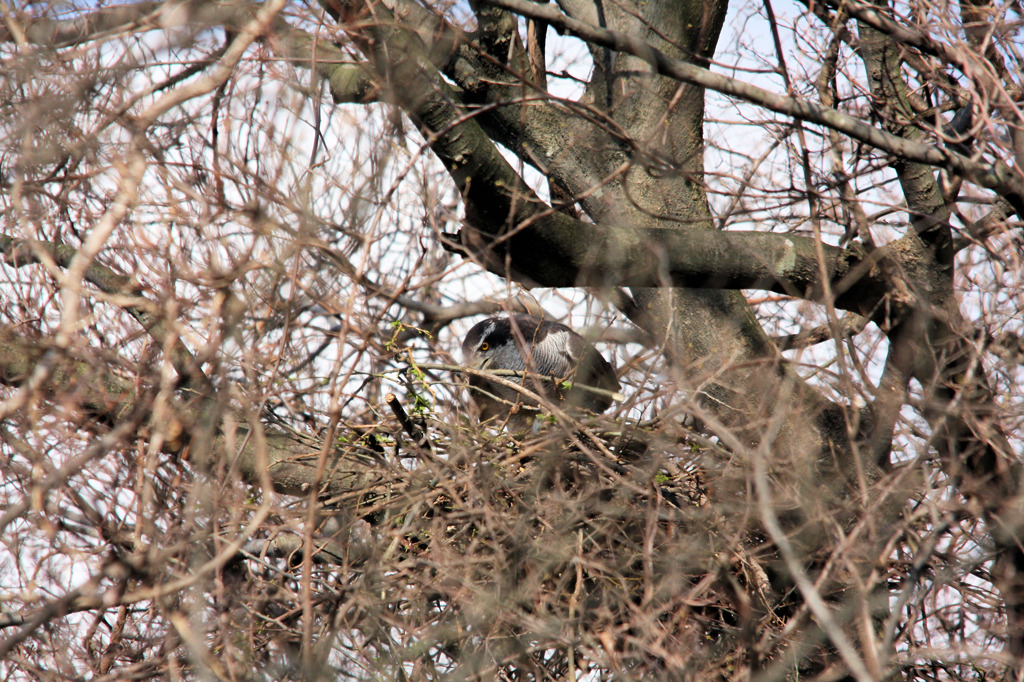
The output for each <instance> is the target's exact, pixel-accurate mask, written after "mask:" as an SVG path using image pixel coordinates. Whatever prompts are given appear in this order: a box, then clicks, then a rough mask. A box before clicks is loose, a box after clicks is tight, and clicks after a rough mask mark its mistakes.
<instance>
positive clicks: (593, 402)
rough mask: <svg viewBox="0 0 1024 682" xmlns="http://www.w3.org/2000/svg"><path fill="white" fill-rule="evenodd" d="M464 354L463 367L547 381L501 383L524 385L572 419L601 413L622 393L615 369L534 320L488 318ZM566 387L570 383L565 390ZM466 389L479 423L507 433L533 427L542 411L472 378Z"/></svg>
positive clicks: (557, 327)
mask: <svg viewBox="0 0 1024 682" xmlns="http://www.w3.org/2000/svg"><path fill="white" fill-rule="evenodd" d="M462 353H463V356H464V357H465V361H466V365H467V366H469V367H472V368H473V369H477V370H487V371H494V370H512V371H517V372H528V373H530V374H533V375H539V377H545V378H544V379H541V378H539V377H533V378H526V377H516V376H504V377H502V378H503V379H506V380H509V381H513V382H517V383H522V385H523V386H524V387H525V388H527V389H529V390H530V391H533V392H534V393H537V394H538V395H540V396H542V397H544V398H545V399H546V400H549V401H551V402H552V403H554V404H555V405H558V406H559V407H560V408H562V409H568V410H569V411H570V412H574V413H579V412H581V411H586V412H592V413H596V414H600V413H601V412H604V411H605V410H607V409H608V408H609V407H610V406H611V404H612V401H613V394H615V393H617V392H618V391H619V389H620V388H621V385H620V384H619V380H618V377H617V376H616V375H615V369H614V368H613V367H612V366H611V364H609V362H608V361H607V360H605V359H604V357H603V356H602V355H601V354H600V353H598V352H597V351H596V350H595V349H594V347H593V346H591V345H590V344H588V343H587V342H586V341H585V340H584V339H583V337H582V336H580V335H579V334H577V333H576V332H574V331H573V330H572V329H570V328H569V327H567V326H565V325H564V324H561V323H560V322H555V321H553V320H543V319H540V318H538V317H534V316H533V315H522V314H520V315H510V316H507V317H502V316H497V317H489V318H487V319H486V320H482V321H481V322H478V323H477V324H476V325H474V326H473V327H472V328H471V329H470V330H469V332H468V333H467V334H466V338H465V340H464V341H463V342H462ZM566 382H569V383H571V387H570V388H568V389H567V390H566V389H565V388H564V386H565V385H566ZM469 385H470V387H471V391H472V395H473V400H474V402H476V404H477V407H479V409H480V415H481V418H482V419H483V420H485V421H486V420H489V419H492V418H497V419H498V422H496V423H499V422H505V423H506V424H507V426H508V428H510V429H511V430H525V429H528V428H530V427H531V426H532V424H533V421H534V417H535V416H536V415H537V413H538V410H539V408H540V406H539V405H538V404H537V402H536V401H534V400H531V399H529V398H527V397H526V396H524V395H523V394H522V393H520V392H519V391H517V390H515V389H513V388H510V387H508V386H502V385H500V384H497V383H495V382H493V381H489V380H488V379H485V378H483V377H480V376H476V375H470V377H469ZM581 385H582V386H581ZM586 387H590V388H591V389H599V390H598V391H595V390H588V388H586ZM514 407H515V408H517V409H513V408H514Z"/></svg>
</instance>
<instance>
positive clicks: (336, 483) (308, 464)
mask: <svg viewBox="0 0 1024 682" xmlns="http://www.w3.org/2000/svg"><path fill="white" fill-rule="evenodd" d="M51 351H52V352H53V353H56V355H50V353H51ZM43 362H47V363H49V367H48V369H49V372H48V373H47V375H46V378H45V380H44V381H43V382H42V384H41V385H39V386H37V387H36V388H37V389H38V390H40V391H42V392H43V394H44V395H45V396H47V397H48V398H50V399H60V400H61V401H64V402H65V403H66V402H67V401H68V398H69V397H72V396H73V397H74V398H75V399H76V400H77V403H78V404H79V405H80V406H82V407H83V408H85V409H86V410H88V412H89V413H91V414H92V415H94V416H96V417H98V418H100V419H103V420H105V421H109V422H111V423H116V422H117V421H118V420H120V419H121V418H122V416H123V415H126V414H130V413H132V412H133V410H135V409H136V406H137V402H138V400H139V398H140V394H139V391H138V387H137V386H136V385H135V383H134V382H133V381H131V380H130V379H127V378H125V377H122V376H119V375H117V374H114V373H113V372H111V371H109V370H108V369H106V368H104V367H102V366H100V367H97V366H96V364H95V363H89V362H85V361H83V360H76V359H74V358H69V357H67V356H66V355H64V354H63V353H61V352H60V351H59V350H58V349H51V347H50V346H49V345H48V344H45V343H43V342H41V341H30V340H28V339H26V338H24V337H22V336H20V335H18V334H16V333H14V332H13V331H11V330H9V329H6V328H0V383H4V384H7V385H9V386H21V385H22V384H23V383H24V382H25V381H27V380H28V379H29V378H30V377H32V376H33V373H34V372H35V370H36V368H37V367H38V366H39V364H40V363H43ZM176 410H177V412H176V413H175V415H174V419H175V421H176V422H177V425H176V426H173V425H172V426H168V425H166V424H165V425H161V428H164V429H166V430H169V431H174V432H175V433H177V434H178V436H179V437H180V440H176V439H173V438H168V439H166V440H165V448H167V449H168V451H169V452H170V453H171V454H179V453H180V452H181V450H182V448H183V447H185V446H188V449H187V451H186V454H187V457H188V459H189V461H190V462H191V463H192V464H193V466H196V467H197V468H199V469H201V470H210V469H213V468H214V467H215V466H218V465H228V464H232V465H234V466H236V467H237V468H238V470H239V472H240V473H241V475H242V476H243V478H245V479H246V480H248V481H249V482H250V483H252V484H253V485H259V484H260V483H261V481H262V480H263V477H264V476H269V478H270V481H271V482H272V483H273V486H274V489H275V490H276V491H278V492H280V493H282V494H286V495H296V496H305V495H308V494H309V490H310V486H312V485H313V483H314V481H316V480H317V479H316V472H317V461H318V459H319V455H320V450H321V447H322V445H321V444H319V443H316V442H308V443H305V442H302V441H301V440H299V439H297V438H296V437H295V436H292V435H289V434H285V433H282V432H275V431H266V432H265V433H264V434H263V436H262V437H261V438H260V439H259V441H260V442H259V443H257V439H254V438H251V437H247V434H248V432H247V431H246V430H245V429H241V430H239V431H236V432H235V433H234V434H233V437H232V438H230V439H229V438H228V437H227V436H226V435H225V434H222V433H219V432H218V433H216V435H215V436H214V438H213V439H212V440H211V441H210V442H209V443H205V444H196V443H188V442H186V441H187V436H186V434H189V433H191V432H192V427H193V425H195V424H197V423H199V422H200V421H201V420H202V419H204V418H205V417H206V416H207V415H206V414H205V412H203V411H202V410H195V409H192V408H189V407H186V406H184V405H180V404H179V405H177V406H176ZM231 443H234V444H235V447H233V448H230V447H228V446H229V445H230V444H231ZM377 466H378V465H377V463H376V459H375V458H373V457H372V456H371V455H370V454H366V453H364V452H363V451H362V449H361V448H360V447H359V446H352V447H350V448H349V450H348V451H346V452H344V453H342V452H340V451H339V452H337V453H336V456H335V457H332V458H331V460H330V462H329V463H328V466H327V470H326V472H325V475H324V476H323V478H322V481H323V484H322V488H321V492H322V494H323V495H326V496H332V497H347V496H353V495H358V494H359V493H360V492H364V491H368V490H370V489H371V488H372V487H373V485H374V482H375V481H376V480H377V471H376V467H377Z"/></svg>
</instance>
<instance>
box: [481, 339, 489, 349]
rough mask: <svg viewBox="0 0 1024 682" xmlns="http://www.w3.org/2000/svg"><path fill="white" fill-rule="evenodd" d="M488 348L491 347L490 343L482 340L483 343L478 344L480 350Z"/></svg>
mask: <svg viewBox="0 0 1024 682" xmlns="http://www.w3.org/2000/svg"><path fill="white" fill-rule="evenodd" d="M490 349H491V344H489V343H487V342H486V341H484V342H483V343H481V344H480V350H490Z"/></svg>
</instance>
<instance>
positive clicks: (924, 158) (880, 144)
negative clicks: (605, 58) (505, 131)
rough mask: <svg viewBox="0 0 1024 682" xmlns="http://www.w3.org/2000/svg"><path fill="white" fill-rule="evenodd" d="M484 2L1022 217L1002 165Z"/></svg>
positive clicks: (1011, 176)
mask: <svg viewBox="0 0 1024 682" xmlns="http://www.w3.org/2000/svg"><path fill="white" fill-rule="evenodd" d="M486 2H488V3H490V4H494V5H496V6H498V7H504V8H506V9H509V10H512V11H514V12H517V13H519V14H522V15H523V16H527V17H531V18H534V19H541V20H544V21H547V22H548V23H549V24H551V25H552V26H553V27H555V28H557V29H560V30H562V31H564V32H567V33H569V34H571V35H574V36H576V37H578V38H581V39H583V40H586V41H588V42H592V43H595V44H597V45H604V46H607V47H611V48H613V49H615V50H617V51H620V52H627V53H629V54H632V55H634V56H636V57H639V58H640V59H643V60H644V61H645V62H647V63H648V64H650V65H651V66H652V67H654V69H655V70H656V71H657V72H658V73H660V74H662V75H664V76H669V77H671V78H674V79H676V80H679V81H682V82H684V83H692V84H694V85H699V86H701V87H704V88H707V89H709V90H714V91H716V92H721V93H722V94H725V95H731V96H733V97H738V98H740V99H742V100H745V101H747V102H751V103H753V104H757V105H760V106H763V107H765V108H766V109H769V110H771V111H774V112H776V113H779V114H784V115H786V116H792V117H793V118H797V119H800V120H803V121H808V122H810V123H815V124H818V125H822V126H825V127H826V128H831V129H834V130H837V131H839V132H841V133H844V134H846V135H849V136H850V137H851V138H853V139H854V140H858V141H860V142H863V143H865V144H869V145H871V146H873V147H876V148H878V149H881V150H882V151H885V152H888V153H890V154H894V155H896V156H899V157H901V158H903V159H906V160H907V161H917V162H919V163H924V164H928V165H929V166H935V167H938V168H944V169H946V170H948V171H951V172H953V173H957V174H959V175H962V176H964V177H965V178H967V179H968V180H971V181H972V182H975V183H977V184H979V185H981V186H982V187H986V188H988V189H991V190H994V191H995V192H998V193H999V194H1000V195H1002V196H1003V197H1004V198H1006V200H1007V201H1009V202H1010V204H1011V205H1012V206H1013V208H1014V211H1015V212H1016V213H1017V215H1019V216H1021V217H1024V180H1022V179H1021V177H1020V175H1019V173H1017V172H1016V171H1015V170H1014V169H1013V168H1011V167H1009V166H1007V165H1006V164H1004V163H1001V162H996V163H982V162H978V161H973V160H972V159H969V158H967V157H965V156H963V155H961V154H957V153H956V152H954V151H951V150H949V149H944V148H942V147H938V146H935V145H928V144H922V143H919V142H912V141H909V140H905V139H902V138H900V137H898V136H896V135H892V134H890V133H887V132H885V131H882V130H879V129H878V128H875V127H873V126H870V125H868V124H866V123H863V122H862V121H860V120H859V119H857V118H854V117H853V116H850V115H848V114H844V113H842V112H841V111H837V110H835V109H829V108H827V107H823V106H819V105H817V104H814V103H812V102H809V101H807V100H803V99H796V98H791V97H785V96H782V95H778V94H775V93H773V92H770V91H768V90H765V89H763V88H759V87H757V86H754V85H751V84H749V83H744V82H743V81H740V80H737V79H735V78H729V77H728V76H723V75H720V74H717V73H713V72H711V71H709V70H708V69H704V68H701V67H699V66H694V65H693V64H690V63H688V62H684V61H681V60H678V59H672V58H670V57H668V56H667V55H665V54H664V53H663V52H660V51H659V50H656V49H655V48H653V47H651V46H650V45H648V44H646V43H644V42H642V41H639V40H637V39H635V38H633V37H631V36H628V35H626V34H623V33H620V32H618V31H610V30H607V29H603V28H598V27H596V26H591V25H590V24H586V23H584V22H581V21H577V20H576V19H572V18H571V17H568V16H566V15H564V14H562V13H561V12H560V11H559V10H558V9H557V8H556V7H555V6H554V5H538V4H537V3H534V2H530V1H529V0H486Z"/></svg>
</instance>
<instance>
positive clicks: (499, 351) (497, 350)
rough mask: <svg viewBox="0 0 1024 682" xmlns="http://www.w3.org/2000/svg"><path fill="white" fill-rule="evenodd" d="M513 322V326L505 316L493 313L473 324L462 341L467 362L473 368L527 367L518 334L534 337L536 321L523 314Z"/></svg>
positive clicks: (517, 368) (511, 368)
mask: <svg viewBox="0 0 1024 682" xmlns="http://www.w3.org/2000/svg"><path fill="white" fill-rule="evenodd" d="M515 322H516V329H515V330H513V328H512V320H510V319H509V318H507V317H492V318H488V319H486V320H483V321H482V322H479V323H477V324H476V325H474V327H473V328H472V329H470V330H469V333H468V334H467V335H466V339H465V341H463V342H462V354H463V356H464V357H465V361H466V364H467V365H468V366H470V367H473V368H474V369H510V370H522V369H526V362H525V360H524V358H523V353H522V352H521V350H520V347H519V344H518V343H517V338H526V339H531V338H533V337H535V336H536V334H537V323H536V321H534V320H533V319H532V318H528V317H525V316H520V317H519V318H517V319H516V321H515ZM517 333H518V334H519V337H517Z"/></svg>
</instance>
